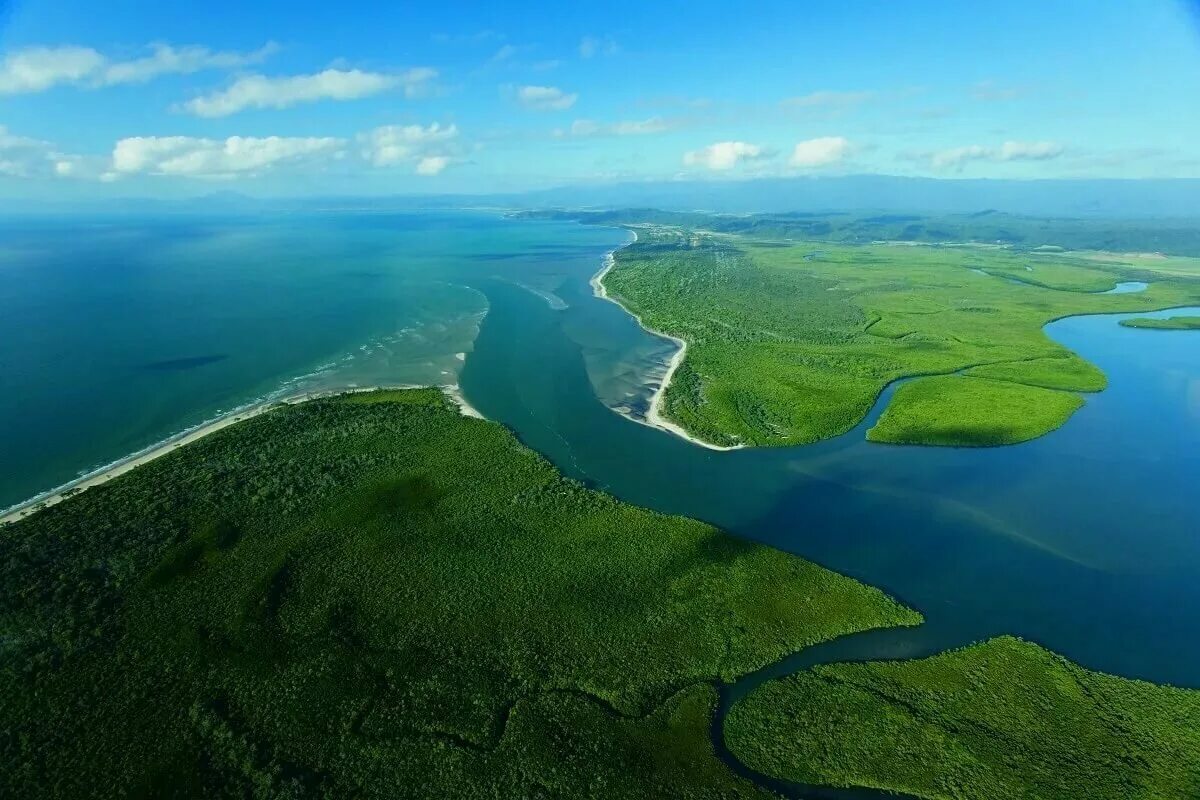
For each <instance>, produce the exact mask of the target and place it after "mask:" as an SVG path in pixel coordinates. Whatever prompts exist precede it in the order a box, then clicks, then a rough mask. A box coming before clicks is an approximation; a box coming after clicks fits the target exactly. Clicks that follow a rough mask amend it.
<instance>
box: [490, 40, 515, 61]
mask: <svg viewBox="0 0 1200 800" xmlns="http://www.w3.org/2000/svg"><path fill="white" fill-rule="evenodd" d="M518 52H520V51H519V50H518V49H517V47H516V45H511V44H504V45H501V46H500V49H499V50H497V51H496V52H495V54H494V55H493V56H492V57H491V60H490V63H492V64H499V63H501V62H503V61H508V60H510V59H512V57H513V56H515V55H516V54H517V53H518Z"/></svg>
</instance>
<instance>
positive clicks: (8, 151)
mask: <svg viewBox="0 0 1200 800" xmlns="http://www.w3.org/2000/svg"><path fill="white" fill-rule="evenodd" d="M92 162H93V159H88V158H85V157H83V156H78V155H72V154H70V153H63V152H60V151H59V149H58V148H57V147H55V146H54V145H53V144H51V143H50V142H45V141H42V140H41V139H33V138H30V137H28V136H18V135H16V134H13V133H10V132H9V130H8V128H6V127H5V126H3V125H0V175H5V176H8V177H10V178H50V177H59V178H87V177H91V176H92V175H93V174H94V172H95V165H94V164H93V163H92Z"/></svg>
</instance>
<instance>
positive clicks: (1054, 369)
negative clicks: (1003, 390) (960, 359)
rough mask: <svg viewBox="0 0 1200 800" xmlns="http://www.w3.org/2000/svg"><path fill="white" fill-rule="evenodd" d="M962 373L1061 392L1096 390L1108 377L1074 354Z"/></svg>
mask: <svg viewBox="0 0 1200 800" xmlns="http://www.w3.org/2000/svg"><path fill="white" fill-rule="evenodd" d="M963 374H964V375H970V376H974V377H977V378H991V379H993V380H998V381H1009V382H1011V383H1024V384H1026V385H1028V386H1041V387H1043V388H1046V389H1059V390H1061V391H1065V392H1100V391H1103V390H1104V389H1105V387H1107V386H1108V378H1106V377H1105V375H1104V373H1103V372H1101V371H1100V368H1099V367H1097V366H1096V365H1095V364H1092V363H1089V362H1087V361H1084V360H1083V359H1082V358H1079V357H1078V356H1075V355H1068V356H1066V357H1064V358H1034V359H1030V360H1028V361H1007V362H1003V363H999V364H985V365H984V366H982V367H973V368H971V369H969V370H967V371H966V372H964V373H963Z"/></svg>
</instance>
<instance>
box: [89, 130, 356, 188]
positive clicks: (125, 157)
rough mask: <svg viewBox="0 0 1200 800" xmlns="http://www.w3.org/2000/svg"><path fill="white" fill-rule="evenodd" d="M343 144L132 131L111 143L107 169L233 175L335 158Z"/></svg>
mask: <svg viewBox="0 0 1200 800" xmlns="http://www.w3.org/2000/svg"><path fill="white" fill-rule="evenodd" d="M344 145H345V141H344V140H343V139H336V138H332V137H285V136H266V137H261V138H258V137H251V136H230V137H229V138H228V139H201V138H196V137H192V136H134V137H131V138H128V139H121V140H120V141H118V142H117V144H116V146H115V147H114V148H113V153H112V167H111V174H112V175H114V176H120V175H139V174H145V175H176V176H186V177H194V178H234V177H238V176H242V175H257V174H261V173H263V172H267V171H270V170H273V169H276V168H278V167H280V166H284V165H290V166H296V165H299V164H313V163H320V162H323V161H326V160H328V159H331V158H336V157H339V156H340V155H341V154H342V152H343V148H344Z"/></svg>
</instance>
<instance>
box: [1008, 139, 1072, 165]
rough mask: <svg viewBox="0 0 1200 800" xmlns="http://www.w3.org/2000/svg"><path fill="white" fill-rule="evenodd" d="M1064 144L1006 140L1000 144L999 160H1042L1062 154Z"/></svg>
mask: <svg viewBox="0 0 1200 800" xmlns="http://www.w3.org/2000/svg"><path fill="white" fill-rule="evenodd" d="M1063 149H1064V148H1063V146H1062V145H1061V144H1059V143H1058V142H1005V143H1004V144H1002V145H1000V153H999V155H998V160H1000V161H1013V160H1016V159H1029V160H1033V161H1040V160H1043V159H1047V158H1057V157H1059V156H1060V155H1062V152H1063Z"/></svg>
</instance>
